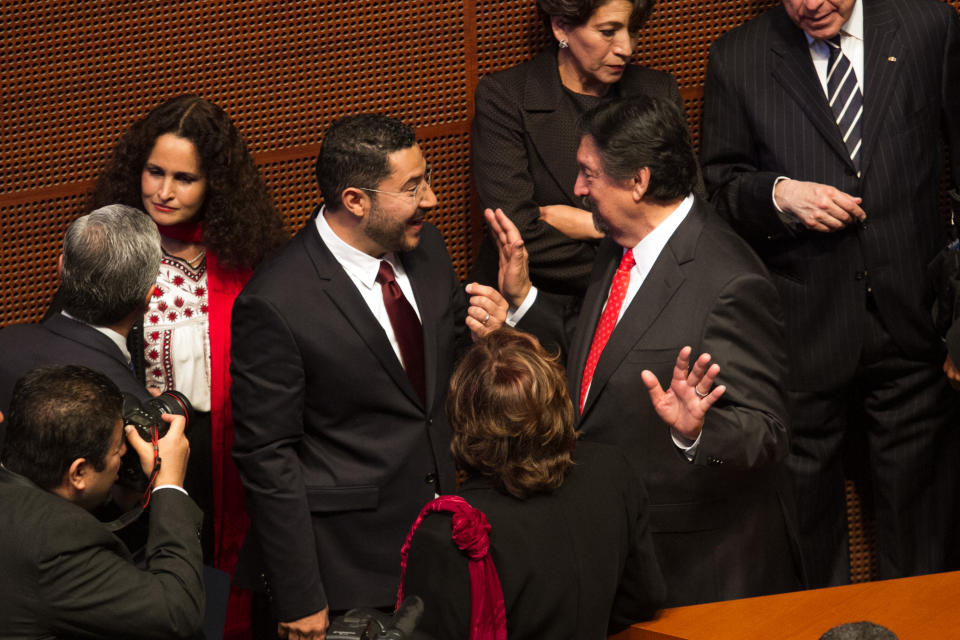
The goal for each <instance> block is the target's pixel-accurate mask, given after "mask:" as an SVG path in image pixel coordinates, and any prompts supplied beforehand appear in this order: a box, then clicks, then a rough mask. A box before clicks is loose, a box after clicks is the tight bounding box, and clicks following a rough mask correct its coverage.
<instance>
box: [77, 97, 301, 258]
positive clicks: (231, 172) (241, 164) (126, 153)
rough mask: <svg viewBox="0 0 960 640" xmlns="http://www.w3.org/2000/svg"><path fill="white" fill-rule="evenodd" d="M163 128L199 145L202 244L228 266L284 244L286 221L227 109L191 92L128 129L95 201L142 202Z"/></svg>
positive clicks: (95, 203) (139, 204) (105, 171)
mask: <svg viewBox="0 0 960 640" xmlns="http://www.w3.org/2000/svg"><path fill="white" fill-rule="evenodd" d="M165 133H172V134H174V135H176V136H177V137H180V138H186V139H187V140H189V141H190V142H192V143H193V145H194V147H196V150H197V155H198V156H199V158H200V168H201V169H202V170H203V172H204V174H205V175H206V178H207V192H206V194H205V195H204V198H203V205H202V207H201V208H200V211H199V212H198V218H197V221H199V220H201V219H202V220H203V244H204V245H205V246H206V247H207V248H208V249H210V250H211V251H213V252H214V253H216V254H217V258H218V259H219V260H220V263H221V264H222V265H223V266H224V267H226V268H228V269H243V268H253V267H255V266H257V265H258V264H260V262H261V261H262V260H263V259H264V258H265V257H266V256H267V254H268V253H270V251H271V250H272V249H274V248H276V247H278V246H280V245H281V244H283V242H284V241H285V240H286V239H287V234H286V232H285V231H284V229H283V222H282V220H281V219H280V216H279V215H278V214H277V211H276V209H274V206H273V200H271V198H270V193H269V192H268V190H267V186H266V184H264V182H263V179H262V178H261V177H260V172H259V171H258V170H257V166H256V165H255V164H254V162H253V158H252V157H250V151H249V150H248V149H247V145H246V143H245V142H244V140H243V137H242V136H241V135H240V132H239V131H237V128H236V127H235V126H234V125H233V121H232V120H230V117H229V116H228V115H227V114H226V112H225V111H224V110H223V109H221V108H220V107H218V106H217V105H215V104H213V103H212V102H208V101H206V100H204V99H202V98H199V97H197V96H192V95H184V96H179V97H177V98H173V99H171V100H167V101H166V102H164V103H163V104H161V105H159V106H158V107H155V108H154V109H153V110H152V111H151V112H150V113H148V114H147V115H146V116H144V117H143V118H142V119H141V120H138V121H137V122H135V123H134V124H133V125H132V126H131V127H130V128H129V129H127V131H126V132H125V133H124V134H123V135H122V136H121V138H120V140H119V141H117V144H116V145H115V146H114V148H113V152H112V155H111V157H110V160H109V161H108V162H107V165H106V167H104V169H103V172H102V173H101V174H100V177H99V179H98V180H97V184H96V187H95V188H94V191H93V194H92V195H91V196H90V204H91V208H97V207H103V206H106V205H108V204H113V203H116V202H119V203H121V204H125V205H127V206H130V207H136V208H137V209H143V201H142V199H141V190H140V175H141V173H142V172H143V166H144V165H145V164H146V162H147V158H148V157H149V156H150V151H151V150H153V145H154V144H155V143H156V141H157V138H159V137H160V136H162V135H163V134H165Z"/></svg>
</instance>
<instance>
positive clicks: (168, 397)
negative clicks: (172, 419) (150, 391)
mask: <svg viewBox="0 0 960 640" xmlns="http://www.w3.org/2000/svg"><path fill="white" fill-rule="evenodd" d="M122 411H123V424H124V425H128V424H130V425H133V426H134V427H135V428H136V430H137V433H139V434H140V437H141V438H143V439H144V440H146V441H147V442H151V441H152V440H153V429H154V427H156V429H157V438H162V437H163V436H165V435H167V431H168V430H169V429H170V425H168V424H167V423H166V422H164V421H163V418H162V417H161V415H162V414H164V413H172V414H173V415H177V416H184V417H185V418H186V419H187V426H188V427H189V426H190V420H192V419H193V405H191V404H190V401H189V400H187V396H185V395H183V394H182V393H180V392H179V391H164V392H163V393H161V394H160V395H159V396H156V397H155V398H150V399H149V400H145V401H144V402H140V400H139V399H138V398H137V397H136V396H135V395H133V394H132V393H124V394H123V409H122ZM118 482H119V483H120V484H121V485H123V486H125V487H129V488H131V489H137V490H143V489H146V488H147V477H146V476H145V475H143V469H142V468H141V466H140V458H139V457H138V456H137V452H136V451H134V450H133V447H128V448H127V453H126V454H125V455H124V456H123V462H122V463H121V465H120V478H119V480H118Z"/></svg>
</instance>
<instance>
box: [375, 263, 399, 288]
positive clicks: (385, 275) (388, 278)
mask: <svg viewBox="0 0 960 640" xmlns="http://www.w3.org/2000/svg"><path fill="white" fill-rule="evenodd" d="M395 279H396V278H395V277H394V275H393V267H391V266H390V263H389V262H387V261H386V260H381V261H380V270H379V271H377V284H387V283H390V282H393V281H394V280H395Z"/></svg>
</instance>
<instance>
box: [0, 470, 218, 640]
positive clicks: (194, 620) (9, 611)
mask: <svg viewBox="0 0 960 640" xmlns="http://www.w3.org/2000/svg"><path fill="white" fill-rule="evenodd" d="M150 510H151V512H152V513H151V517H150V538H149V541H148V543H147V550H146V554H147V555H146V563H147V568H146V569H145V570H141V569H138V568H136V567H135V566H134V565H133V563H132V561H131V559H130V554H129V553H128V552H127V548H126V547H125V546H124V545H123V543H122V542H120V540H119V539H118V538H117V537H116V536H114V535H113V534H111V533H110V532H109V531H107V530H106V529H105V528H104V527H103V525H102V524H101V523H100V522H98V521H97V520H96V518H94V517H93V516H92V515H91V514H90V513H88V512H87V511H85V510H84V509H82V508H80V507H78V506H77V505H75V504H72V503H71V502H69V501H67V500H65V499H63V498H61V497H60V496H57V495H56V494H53V493H50V492H48V491H44V490H43V489H40V488H39V487H37V486H36V485H35V484H33V483H32V482H30V481H29V480H28V479H26V478H24V477H23V476H19V475H17V474H15V473H12V472H10V471H7V470H6V469H0V548H2V549H3V553H0V602H3V606H0V638H51V639H52V638H72V637H83V638H104V637H109V638H132V637H136V638H159V639H162V640H167V639H168V638H188V637H190V636H192V635H193V634H194V633H196V632H197V631H199V629H200V624H201V622H202V621H203V611H204V604H203V603H204V597H203V582H202V567H201V559H200V539H199V536H200V521H201V513H200V510H199V509H198V508H197V507H196V505H194V504H193V501H191V500H190V498H188V497H187V496H186V495H184V494H183V493H181V492H179V491H175V490H173V489H163V490H161V491H158V492H156V493H155V494H154V495H153V498H152V500H151V502H150Z"/></svg>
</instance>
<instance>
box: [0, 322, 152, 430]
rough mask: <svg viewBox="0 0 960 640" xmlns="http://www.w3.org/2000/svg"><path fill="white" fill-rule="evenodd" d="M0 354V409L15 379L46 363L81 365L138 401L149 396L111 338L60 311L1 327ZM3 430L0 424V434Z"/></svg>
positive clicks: (5, 404)
mask: <svg viewBox="0 0 960 640" xmlns="http://www.w3.org/2000/svg"><path fill="white" fill-rule="evenodd" d="M0 353H2V354H3V357H2V358H0V411H2V412H6V411H7V409H9V407H10V398H11V395H12V394H13V387H14V385H15V384H16V382H17V380H19V379H20V378H21V377H22V376H23V375H24V374H25V373H27V372H28V371H30V370H31V369H34V368H36V367H43V366H49V365H64V364H76V365H83V366H84V367H88V368H90V369H93V370H94V371H99V372H100V373H102V374H104V375H105V376H107V377H108V378H110V379H111V380H112V381H113V382H114V384H116V385H117V386H118V387H120V390H121V391H126V392H127V393H132V394H133V395H135V396H137V397H138V398H140V399H141V400H146V399H147V398H149V397H150V394H149V393H147V390H146V389H145V388H144V386H143V385H142V384H140V383H139V382H137V379H136V378H135V377H134V375H133V372H132V371H130V367H129V366H128V365H127V362H126V358H124V356H123V353H121V352H120V349H119V348H117V345H115V344H114V343H113V342H111V341H110V338H108V337H106V336H105V335H103V334H102V333H100V332H98V331H97V330H96V329H93V328H91V327H90V326H88V325H86V324H83V323H82V322H77V321H76V320H72V319H70V318H68V317H66V316H64V315H62V314H59V313H57V314H54V315H51V316H50V317H49V318H47V319H46V320H44V321H43V323H42V324H18V325H12V326H9V327H6V328H5V329H3V330H0ZM3 433H4V430H3V426H2V425H0V436H2V434H3Z"/></svg>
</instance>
